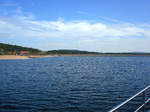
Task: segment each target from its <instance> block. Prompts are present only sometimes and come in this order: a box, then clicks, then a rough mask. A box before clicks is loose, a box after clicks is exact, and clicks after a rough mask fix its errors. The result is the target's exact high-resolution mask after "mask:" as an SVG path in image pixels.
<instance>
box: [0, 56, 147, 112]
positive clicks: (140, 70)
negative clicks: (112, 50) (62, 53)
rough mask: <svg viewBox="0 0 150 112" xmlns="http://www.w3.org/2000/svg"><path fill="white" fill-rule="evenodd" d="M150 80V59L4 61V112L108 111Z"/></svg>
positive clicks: (0, 104) (0, 90) (0, 91)
mask: <svg viewBox="0 0 150 112" xmlns="http://www.w3.org/2000/svg"><path fill="white" fill-rule="evenodd" d="M149 82H150V57H51V58H41V59H29V60H1V61H0V112H107V111H108V110H109V109H111V108H113V107H114V106H116V105H118V104H119V103H121V102H122V101H124V100H125V99H127V98H128V97H130V96H132V95H134V94H135V93H136V92H138V91H139V90H141V89H142V88H144V87H145V86H147V85H149ZM135 103H138V101H135ZM131 108H133V106H132V107H131Z"/></svg>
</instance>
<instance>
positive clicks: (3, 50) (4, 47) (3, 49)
mask: <svg viewBox="0 0 150 112" xmlns="http://www.w3.org/2000/svg"><path fill="white" fill-rule="evenodd" d="M20 51H28V52H29V53H30V54H36V53H39V52H41V51H40V50H38V49H34V48H28V47H22V46H18V45H10V44H4V43H0V54H1V55H2V54H17V53H19V52H20Z"/></svg>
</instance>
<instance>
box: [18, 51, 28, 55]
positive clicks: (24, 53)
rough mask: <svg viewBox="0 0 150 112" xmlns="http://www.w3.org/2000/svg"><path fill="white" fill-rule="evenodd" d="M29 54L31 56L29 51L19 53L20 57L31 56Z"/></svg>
mask: <svg viewBox="0 0 150 112" xmlns="http://www.w3.org/2000/svg"><path fill="white" fill-rule="evenodd" d="M29 54H30V52H29V51H20V52H19V55H21V56H27V55H29Z"/></svg>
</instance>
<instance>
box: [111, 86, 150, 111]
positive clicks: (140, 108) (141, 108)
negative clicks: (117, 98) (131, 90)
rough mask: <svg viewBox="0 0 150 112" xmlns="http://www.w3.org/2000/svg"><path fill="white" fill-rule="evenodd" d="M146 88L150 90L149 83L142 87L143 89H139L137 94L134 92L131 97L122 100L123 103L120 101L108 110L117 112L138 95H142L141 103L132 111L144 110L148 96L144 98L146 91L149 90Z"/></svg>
mask: <svg viewBox="0 0 150 112" xmlns="http://www.w3.org/2000/svg"><path fill="white" fill-rule="evenodd" d="M148 90H150V85H149V86H147V87H146V88H144V89H143V90H141V91H140V92H138V93H137V94H135V95H134V96H132V97H131V98H129V99H127V100H126V101H124V102H123V103H121V104H120V105H118V106H116V107H115V108H113V109H112V110H110V111H109V112H119V111H120V110H121V108H122V107H123V106H124V105H126V104H127V103H129V102H130V101H131V100H133V99H135V98H136V97H138V96H139V95H142V100H143V101H142V104H141V105H140V106H139V107H138V108H137V109H136V110H134V112H139V111H140V112H146V111H147V110H146V107H145V106H146V104H148V103H149V101H150V98H149V97H148V98H147V99H146V93H147V92H149V91H148Z"/></svg>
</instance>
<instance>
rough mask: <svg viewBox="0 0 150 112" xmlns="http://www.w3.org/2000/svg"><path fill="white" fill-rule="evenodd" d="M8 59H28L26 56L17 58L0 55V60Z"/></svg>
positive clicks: (15, 56)
mask: <svg viewBox="0 0 150 112" xmlns="http://www.w3.org/2000/svg"><path fill="white" fill-rule="evenodd" d="M6 59H7V60H9V59H29V57H28V56H17V55H0V60H6Z"/></svg>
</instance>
